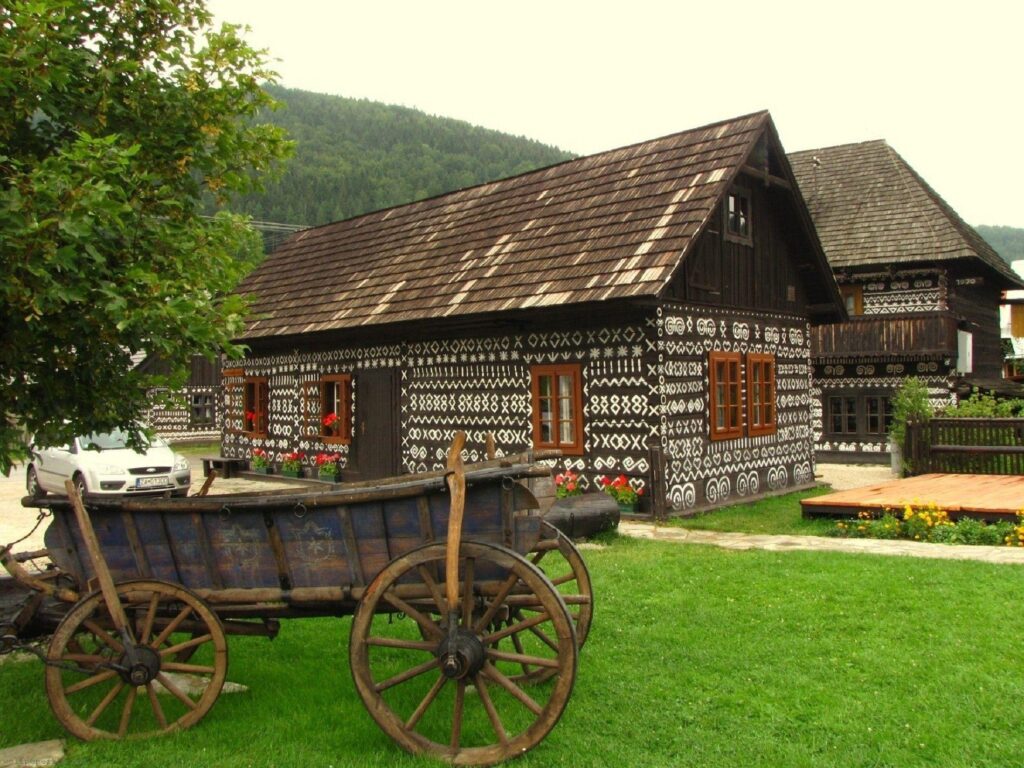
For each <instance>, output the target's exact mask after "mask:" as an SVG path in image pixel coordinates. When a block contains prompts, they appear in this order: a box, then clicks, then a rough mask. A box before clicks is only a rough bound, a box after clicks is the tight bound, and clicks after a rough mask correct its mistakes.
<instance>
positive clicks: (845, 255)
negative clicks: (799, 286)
mask: <svg viewBox="0 0 1024 768" xmlns="http://www.w3.org/2000/svg"><path fill="white" fill-rule="evenodd" d="M789 159H790V163H791V165H792V167H793V173H794V174H795V175H796V178H797V181H798V183H799V185H800V191H801V192H802V193H803V196H804V199H805V200H806V202H807V207H808V209H809V210H810V212H811V216H812V218H813V219H814V224H815V227H816V228H817V230H818V236H819V238H820V239H821V243H822V245H823V246H824V248H825V253H826V255H827V256H828V260H829V262H830V263H831V265H832V268H833V269H844V268H852V267H870V266H877V267H885V266H888V265H890V264H894V263H896V264H901V263H914V262H932V261H947V260H955V259H976V260H978V261H980V262H982V263H983V264H985V265H986V266H987V267H988V268H989V269H990V270H991V271H994V272H996V273H997V274H998V276H999V279H1000V283H1007V286H1006V287H1009V285H1013V286H1016V285H1020V284H1021V283H1020V280H1019V279H1018V278H1017V277H1016V276H1015V275H1013V273H1012V270H1010V268H1009V266H1008V265H1007V264H1006V262H1005V261H1003V259H1002V258H1001V257H1000V256H999V254H997V253H996V252H995V250H993V248H992V247H991V246H990V245H989V244H988V243H987V242H985V240H984V238H982V237H981V235H979V234H978V233H977V232H975V231H974V229H973V228H972V227H971V226H970V225H969V224H967V223H966V222H965V221H964V220H963V219H961V218H960V216H959V215H958V214H957V213H956V211H954V210H953V209H952V208H951V207H950V206H949V204H948V203H946V201H945V200H943V199H942V198H941V197H940V196H939V195H938V194H937V193H936V192H935V191H934V190H933V189H932V188H931V187H930V186H928V184H927V183H926V182H925V181H924V179H922V178H921V177H920V176H919V175H918V174H917V173H916V172H915V171H914V169H913V168H911V167H910V165H909V164H908V163H907V162H906V160H904V159H903V158H902V157H900V155H899V154H898V153H897V152H896V151H895V150H894V149H892V147H890V146H889V145H888V144H887V143H886V142H885V141H883V140H876V141H865V142H861V143H858V144H844V145H841V146H836V147H825V148H822V149H810V150H805V151H802V152H793V153H791V154H790V156H789Z"/></svg>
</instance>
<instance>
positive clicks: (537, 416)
mask: <svg viewBox="0 0 1024 768" xmlns="http://www.w3.org/2000/svg"><path fill="white" fill-rule="evenodd" d="M563 376H568V377H571V379H572V382H571V388H572V392H571V393H570V397H571V407H572V409H573V413H574V414H575V416H576V418H575V420H573V421H572V422H571V423H572V440H571V442H564V441H562V440H561V434H562V429H561V425H562V423H563V422H565V421H566V419H564V418H562V413H561V406H560V405H559V403H560V399H561V398H559V396H558V380H559V378H560V377H563ZM545 377H551V378H553V379H554V381H553V384H552V387H551V389H550V391H551V392H552V393H553V394H552V395H550V396H548V397H547V398H543V397H542V396H541V387H540V383H541V379H543V378H545ZM542 399H548V400H550V401H551V414H552V430H551V432H552V436H553V438H554V439H553V440H549V441H544V440H543V439H542V434H543V430H542V428H541V427H542V425H541V400H542ZM530 403H531V405H532V407H533V447H534V448H537V449H544V448H557V449H559V450H560V451H562V454H563V455H565V456H582V455H583V366H582V365H581V364H579V363H567V364H558V365H534V366H532V367H531V368H530Z"/></svg>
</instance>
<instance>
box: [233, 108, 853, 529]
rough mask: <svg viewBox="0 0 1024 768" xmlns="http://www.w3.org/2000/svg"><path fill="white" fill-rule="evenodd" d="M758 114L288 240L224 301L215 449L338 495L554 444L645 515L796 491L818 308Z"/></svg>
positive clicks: (834, 313)
mask: <svg viewBox="0 0 1024 768" xmlns="http://www.w3.org/2000/svg"><path fill="white" fill-rule="evenodd" d="M795 190H796V187H795V182H794V179H793V176H792V173H791V170H790V167H789V163H788V160H787V159H786V155H785V153H784V152H783V150H782V147H781V145H780V143H779V139H778V136H777V135H776V131H775V128H774V125H773V124H772V121H771V118H770V116H769V115H768V113H767V112H760V113H756V114H752V115H747V116H744V117H740V118H736V119H733V120H727V121H724V122H721V123H716V124H714V125H708V126H704V127H701V128H697V129H694V130H689V131H684V132H682V133H678V134H674V135H671V136H666V137H663V138H659V139H655V140H652V141H648V142H644V143H641V144H636V145H633V146H628V147H623V148H621V149H616V150H613V151H609V152H603V153H600V154H597V155H593V156H590V157H583V158H580V159H577V160H572V161H569V162H566V163H562V164H559V165H555V166H552V167H549V168H545V169H542V170H538V171H535V172H531V173H527V174H523V175H520V176H515V177H513V178H508V179H503V180H500V181H496V182H492V183H488V184H484V185H481V186H478V187H473V188H469V189H464V190H460V191H457V192H453V193H450V194H446V195H442V196H440V197H436V198H432V199H429V200H424V201H421V202H417V203H412V204H409V205H404V206H400V207H397V208H391V209H387V210H383V211H379V212H376V213H371V214H367V215H364V216H360V217H357V218H354V219H350V220H347V221H341V222H337V223H334V224H329V225H326V226H322V227H318V228H314V229H310V230H306V231H303V232H300V233H298V234H296V235H294V236H293V237H292V238H291V239H290V240H288V241H287V242H286V243H285V244H284V245H282V246H281V247H280V248H279V249H278V250H277V251H275V252H274V253H273V254H272V255H271V256H270V257H269V258H268V259H267V260H266V261H265V262H264V263H263V264H262V265H261V266H260V267H259V268H258V269H257V270H256V271H255V272H254V273H253V274H251V275H250V276H249V277H248V278H247V279H246V280H245V281H244V283H243V284H242V286H241V287H240V289H239V290H241V291H243V292H245V293H248V294H251V296H252V299H253V315H252V320H251V321H250V322H249V324H248V328H247V331H246V333H245V336H244V338H241V339H239V341H242V342H244V343H245V344H247V345H248V346H249V348H250V349H251V353H250V354H249V355H247V357H246V358H245V359H241V360H235V361H231V362H228V363H226V365H225V370H224V376H225V387H226V422H225V424H226V427H225V430H224V434H223V443H222V451H223V453H224V454H225V455H228V456H236V457H246V456H249V455H250V454H251V452H252V451H253V450H254V449H257V448H259V449H262V450H265V451H267V452H268V453H269V454H270V456H271V459H272V461H273V462H274V463H275V464H279V463H280V462H281V460H282V457H283V456H284V455H286V454H288V453H290V452H293V451H301V452H302V453H304V454H305V458H304V462H305V463H306V464H307V465H308V464H310V463H311V461H312V459H313V457H314V456H315V455H316V454H317V453H320V452H338V453H340V454H341V456H342V459H341V462H342V466H343V470H342V476H343V477H344V478H346V479H363V478H373V477H379V476H383V475H389V474H394V473H400V472H412V471H421V470H430V469H437V468H440V467H443V465H444V460H445V451H446V449H447V446H448V444H449V443H450V441H451V439H452V436H453V434H454V432H455V431H456V430H458V429H464V430H466V431H467V432H468V434H469V438H470V446H471V447H470V450H469V455H468V459H470V460H474V459H479V458H481V457H482V453H483V448H484V441H485V436H486V434H487V433H493V434H494V435H495V437H496V439H497V444H498V449H499V452H501V453H506V454H508V453H513V452H520V451H525V450H530V449H541V448H557V449H560V450H561V451H562V453H563V456H564V458H563V459H562V460H561V462H560V465H559V466H560V468H562V469H571V470H573V471H575V472H577V473H579V474H580V476H581V478H582V481H581V482H582V484H583V485H584V487H589V488H594V487H595V484H596V482H597V480H598V478H599V477H600V476H601V475H611V474H615V475H618V474H620V473H621V474H626V475H627V476H629V477H630V478H632V479H633V481H634V483H635V484H636V485H637V486H638V487H641V488H643V489H644V491H645V494H644V499H645V506H644V509H645V511H650V509H651V506H650V505H651V503H652V502H653V505H654V507H655V508H659V509H663V508H664V507H665V506H668V507H671V508H673V509H675V510H687V509H693V508H696V507H701V506H706V505H710V504H716V503H720V502H722V501H724V500H728V499H737V498H742V497H747V498H749V497H752V496H756V495H759V494H761V493H764V492H766V491H769V490H777V489H781V488H789V487H795V486H801V485H805V484H808V483H810V482H811V481H812V479H813V465H814V441H813V435H812V427H811V391H810V368H809V355H810V325H811V324H812V323H821V322H831V321H835V320H839V319H841V318H842V317H844V312H843V309H842V303H841V299H840V297H839V293H838V290H837V287H836V284H835V281H834V279H833V277H832V273H831V270H830V269H829V267H828V264H827V262H826V260H825V257H824V254H823V251H822V249H821V247H820V245H819V243H818V241H817V238H816V236H815V233H814V230H813V227H812V225H811V221H810V218H809V215H808V212H807V210H806V209H805V207H804V205H803V202H802V200H801V198H800V196H799V194H798V193H797V192H796V191H795Z"/></svg>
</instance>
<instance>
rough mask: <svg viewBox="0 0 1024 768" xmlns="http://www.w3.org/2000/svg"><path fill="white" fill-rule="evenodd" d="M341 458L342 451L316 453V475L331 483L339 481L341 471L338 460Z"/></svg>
mask: <svg viewBox="0 0 1024 768" xmlns="http://www.w3.org/2000/svg"><path fill="white" fill-rule="evenodd" d="M340 460H341V454H340V453H318V454H317V455H316V459H314V461H315V462H316V476H317V477H318V478H319V479H321V480H326V481H327V482H329V483H336V482H338V473H339V472H340V471H341V469H340V467H338V462H339V461H340Z"/></svg>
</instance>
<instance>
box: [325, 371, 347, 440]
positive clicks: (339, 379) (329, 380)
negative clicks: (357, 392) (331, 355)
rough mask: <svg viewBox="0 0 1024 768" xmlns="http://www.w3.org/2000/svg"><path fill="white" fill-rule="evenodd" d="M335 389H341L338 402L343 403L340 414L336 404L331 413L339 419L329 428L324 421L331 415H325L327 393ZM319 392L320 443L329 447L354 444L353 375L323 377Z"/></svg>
mask: <svg viewBox="0 0 1024 768" xmlns="http://www.w3.org/2000/svg"><path fill="white" fill-rule="evenodd" d="M335 387H339V395H338V398H337V400H340V401H341V411H340V413H339V411H338V405H337V402H336V403H335V407H334V410H333V411H331V412H330V413H337V414H338V419H337V421H335V422H334V424H332V425H331V426H327V425H326V424H324V420H325V419H326V418H327V417H328V416H329V415H330V413H325V407H326V404H327V403H328V402H329V399H328V396H327V392H328V389H329V388H335ZM319 390H320V407H319V408H318V409H317V431H318V433H319V437H320V441H321V442H322V443H325V444H329V445H349V444H350V443H351V442H352V375H351V374H349V373H333V374H330V375H328V376H323V377H321V378H320V381H319ZM331 399H334V398H331Z"/></svg>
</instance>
